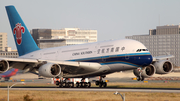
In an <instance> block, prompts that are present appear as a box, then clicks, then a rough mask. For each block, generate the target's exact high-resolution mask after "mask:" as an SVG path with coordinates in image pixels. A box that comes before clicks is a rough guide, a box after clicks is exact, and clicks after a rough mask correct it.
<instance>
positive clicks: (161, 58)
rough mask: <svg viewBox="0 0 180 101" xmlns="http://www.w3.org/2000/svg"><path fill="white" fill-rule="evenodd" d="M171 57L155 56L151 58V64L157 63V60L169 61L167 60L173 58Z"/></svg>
mask: <svg viewBox="0 0 180 101" xmlns="http://www.w3.org/2000/svg"><path fill="white" fill-rule="evenodd" d="M173 57H174V56H173V55H163V56H156V57H153V62H155V61H159V60H164V59H169V58H173Z"/></svg>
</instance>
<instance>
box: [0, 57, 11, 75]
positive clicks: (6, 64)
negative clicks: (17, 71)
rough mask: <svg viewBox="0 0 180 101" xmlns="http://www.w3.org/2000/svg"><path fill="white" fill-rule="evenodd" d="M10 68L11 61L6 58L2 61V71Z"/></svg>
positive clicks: (0, 62) (0, 64)
mask: <svg viewBox="0 0 180 101" xmlns="http://www.w3.org/2000/svg"><path fill="white" fill-rule="evenodd" d="M8 69H9V63H8V62H7V61H6V60H1V61H0V73H4V72H6V71H7V70H8Z"/></svg>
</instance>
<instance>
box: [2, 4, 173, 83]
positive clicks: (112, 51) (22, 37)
mask: <svg viewBox="0 0 180 101" xmlns="http://www.w3.org/2000/svg"><path fill="white" fill-rule="evenodd" d="M5 8H6V11H7V15H8V18H9V22H10V25H11V29H12V32H13V36H14V41H15V43H16V47H17V50H18V53H19V57H18V58H0V73H3V72H5V71H7V70H8V69H9V68H17V69H20V70H24V71H26V72H31V73H34V74H37V75H40V76H43V77H48V78H60V79H61V81H60V82H57V85H58V86H59V87H74V85H73V83H72V82H66V81H67V79H68V78H82V79H81V82H77V83H76V87H91V82H83V81H84V79H85V78H88V77H95V76H99V77H100V78H99V80H97V81H96V82H95V84H96V85H97V86H99V87H106V86H107V83H106V82H104V81H103V78H105V77H106V75H108V74H111V73H114V72H118V71H125V70H133V71H134V74H135V75H136V76H137V77H138V80H143V79H144V78H145V77H150V76H152V75H153V74H155V73H157V74H167V73H170V72H171V71H172V69H173V64H172V63H171V62H170V61H169V60H166V59H167V58H172V57H174V56H172V55H165V56H159V57H152V55H151V54H150V52H149V51H148V49H147V48H146V47H145V46H144V45H143V44H142V43H141V42H139V41H136V40H131V39H121V40H109V41H102V42H95V43H87V44H79V45H71V46H61V47H53V48H46V49H40V48H39V47H38V46H37V45H36V43H35V41H34V40H33V38H32V36H31V34H30V33H29V31H28V29H27V27H26V25H25V24H24V22H23V20H22V19H21V17H20V15H19V13H18V12H17V10H16V9H15V7H14V6H12V5H10V6H6V7H5ZM62 78H65V80H62Z"/></svg>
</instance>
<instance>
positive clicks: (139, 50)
mask: <svg viewBox="0 0 180 101" xmlns="http://www.w3.org/2000/svg"><path fill="white" fill-rule="evenodd" d="M141 51H143V52H145V51H148V49H138V50H137V51H136V52H141Z"/></svg>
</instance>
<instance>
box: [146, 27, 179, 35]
mask: <svg viewBox="0 0 180 101" xmlns="http://www.w3.org/2000/svg"><path fill="white" fill-rule="evenodd" d="M169 34H180V25H165V26H157V27H156V29H150V30H149V35H169Z"/></svg>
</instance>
